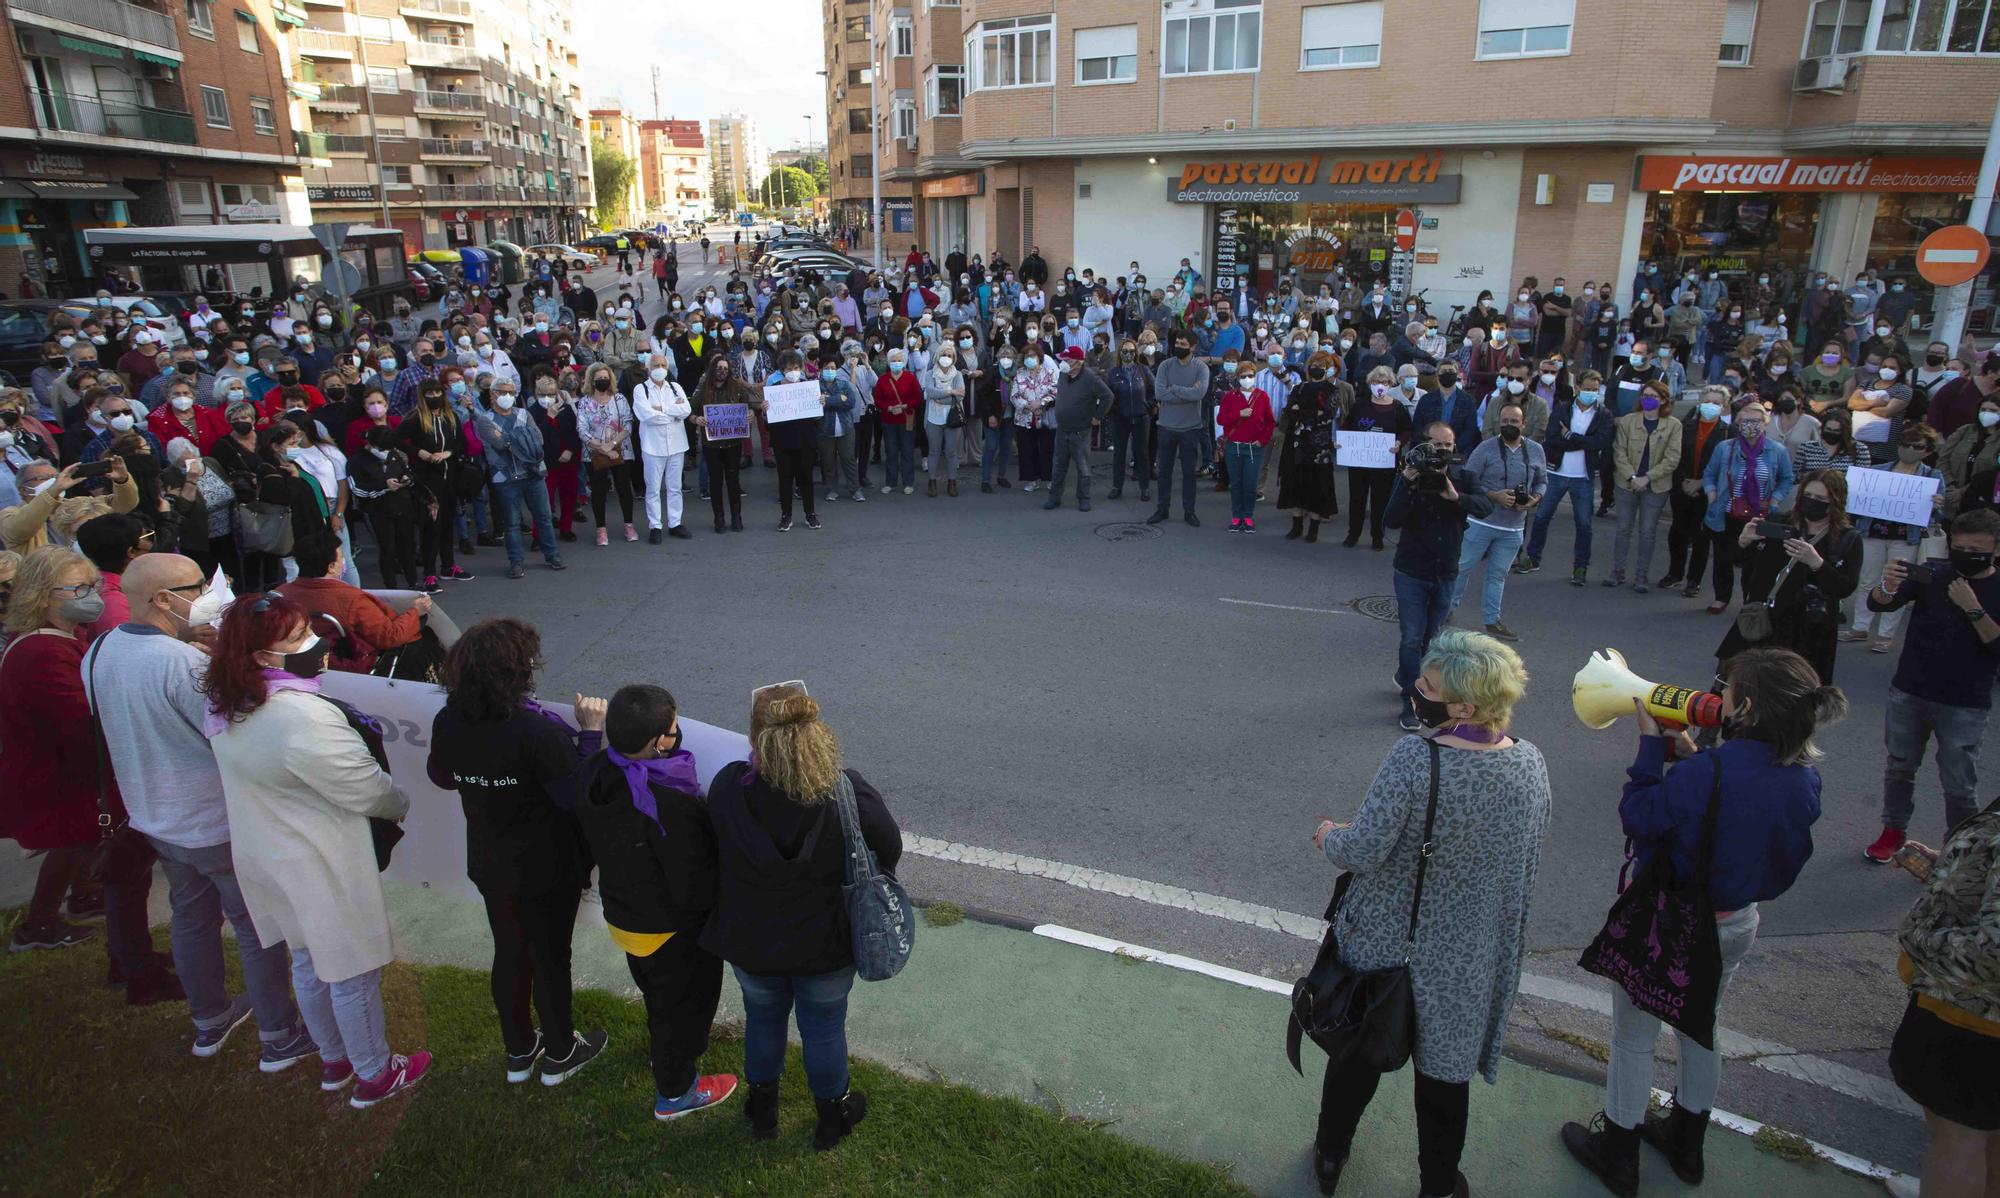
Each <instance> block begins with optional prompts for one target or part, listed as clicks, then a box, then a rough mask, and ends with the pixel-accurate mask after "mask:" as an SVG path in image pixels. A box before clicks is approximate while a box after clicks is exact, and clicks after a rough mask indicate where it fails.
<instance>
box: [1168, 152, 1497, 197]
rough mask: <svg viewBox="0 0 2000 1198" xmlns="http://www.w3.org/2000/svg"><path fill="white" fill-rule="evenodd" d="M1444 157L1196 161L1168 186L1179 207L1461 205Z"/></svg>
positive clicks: (1431, 154)
mask: <svg viewBox="0 0 2000 1198" xmlns="http://www.w3.org/2000/svg"><path fill="white" fill-rule="evenodd" d="M1443 169H1444V155H1443V154H1440V153H1436V152H1431V151H1424V152H1420V153H1416V154H1410V155H1406V156H1402V157H1392V158H1335V157H1330V156H1328V155H1325V154H1310V155H1307V156H1305V157H1302V158H1261V159H1260V158H1250V159H1227V160H1222V161H1195V162H1190V163H1188V164H1187V165H1186V166H1184V167H1182V168H1181V172H1180V175H1179V177H1178V178H1174V177H1169V178H1168V180H1167V198H1168V199H1170V200H1172V201H1174V202H1175V203H1181V204H1188V203H1195V204H1199V203H1217V204H1242V203H1298V202H1322V203H1324V202H1337V201H1347V202H1365V203H1434V204H1455V203H1457V202H1458V189H1459V176H1457V175H1447V174H1443V173H1441V172H1442V171H1443Z"/></svg>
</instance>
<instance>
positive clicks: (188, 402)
mask: <svg viewBox="0 0 2000 1198" xmlns="http://www.w3.org/2000/svg"><path fill="white" fill-rule="evenodd" d="M167 402H168V403H169V404H172V405H173V409H174V411H176V412H185V411H187V410H188V409H189V408H192V407H193V406H194V396H192V395H169V396H168V397H167Z"/></svg>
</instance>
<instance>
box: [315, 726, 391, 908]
mask: <svg viewBox="0 0 2000 1198" xmlns="http://www.w3.org/2000/svg"><path fill="white" fill-rule="evenodd" d="M320 698H322V699H325V700H326V701H327V702H329V703H331V704H333V705H334V707H336V708H338V709H339V711H340V714H341V716H342V717H343V718H344V719H346V721H347V726H348V727H349V728H352V729H354V734H355V735H356V736H359V737H360V738H361V743H362V744H364V745H366V746H367V747H368V755H369V756H370V757H373V758H374V759H375V764H376V765H378V766H380V767H382V772H383V773H385V774H386V773H388V772H389V754H388V750H387V748H386V745H387V743H388V742H387V738H386V737H385V735H384V733H383V729H382V723H381V721H379V720H377V719H376V718H375V717H374V716H372V715H369V714H368V713H367V712H365V711H362V710H361V709H360V708H358V707H355V706H353V705H352V704H348V703H343V702H341V701H340V700H339V699H335V698H333V697H331V696H329V695H321V696H320ZM368 838H369V840H370V841H372V842H373V843H374V846H375V869H376V871H377V872H378V873H379V872H380V871H382V870H385V869H387V868H389V854H390V853H392V852H394V851H395V848H396V844H397V842H398V841H400V840H402V839H403V825H402V824H400V823H398V822H397V821H395V820H393V819H383V818H382V817H381V816H378V815H371V816H369V817H368Z"/></svg>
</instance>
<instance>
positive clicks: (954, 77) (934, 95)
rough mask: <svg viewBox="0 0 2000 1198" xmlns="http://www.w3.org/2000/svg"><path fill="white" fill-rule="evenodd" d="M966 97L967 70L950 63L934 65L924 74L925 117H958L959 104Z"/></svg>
mask: <svg viewBox="0 0 2000 1198" xmlns="http://www.w3.org/2000/svg"><path fill="white" fill-rule="evenodd" d="M964 95H965V68H964V67H959V66H953V65H951V64H949V63H942V62H940V63H933V64H931V69H930V70H928V71H925V72H924V115H925V116H927V117H939V116H957V115H958V102H959V99H960V98H961V97H963V96H964Z"/></svg>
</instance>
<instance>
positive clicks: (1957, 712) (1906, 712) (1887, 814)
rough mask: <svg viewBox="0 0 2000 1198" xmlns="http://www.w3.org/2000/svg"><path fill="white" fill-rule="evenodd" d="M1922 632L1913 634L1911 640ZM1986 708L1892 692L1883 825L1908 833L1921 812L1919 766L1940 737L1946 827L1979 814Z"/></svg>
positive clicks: (1940, 778) (1886, 739) (1886, 724)
mask: <svg viewBox="0 0 2000 1198" xmlns="http://www.w3.org/2000/svg"><path fill="white" fill-rule="evenodd" d="M1918 631H1919V630H1918V629H1912V630H1911V635H1912V636H1914V635H1916V634H1917V632H1918ZM1986 716H1987V712H1986V709H1985V708H1983V707H1953V706H1952V705H1951V704H1949V703H1935V702H1932V701H1931V700H1929V699H1919V698H1917V697H1916V696H1915V695H1912V694H1907V693H1905V692H1903V691H1900V690H1897V689H1896V688H1895V687H1893V686H1892V687H1890V688H1889V707H1888V712H1887V714H1886V715H1885V716H1884V717H1883V721H1882V722H1883V729H1882V739H1883V741H1884V742H1885V743H1886V745H1887V747H1888V750H1889V760H1888V763H1887V764H1886V765H1884V766H1883V768H1882V824H1883V826H1884V827H1889V828H1908V827H1909V826H1910V813H1911V812H1912V811H1914V810H1916V789H1917V767H1918V766H1921V765H1922V764H1923V763H1924V745H1925V744H1926V743H1927V742H1928V741H1929V740H1930V739H1931V737H1933V736H1935V737H1937V754H1938V781H1939V782H1940V783H1941V784H1943V786H1944V823H1945V827H1946V829H1951V828H1956V827H1957V826H1958V825H1960V824H1962V823H1964V822H1965V821H1966V820H1968V819H1971V818H1972V817H1973V816H1974V815H1977V814H1978V813H1979V804H1978V802H1977V801H1976V800H1975V799H1974V798H1973V792H1974V791H1976V790H1977V789H1978V788H1979V740H1980V737H1981V736H1982V735H1983V734H1984V733H1985V731H1986Z"/></svg>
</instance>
